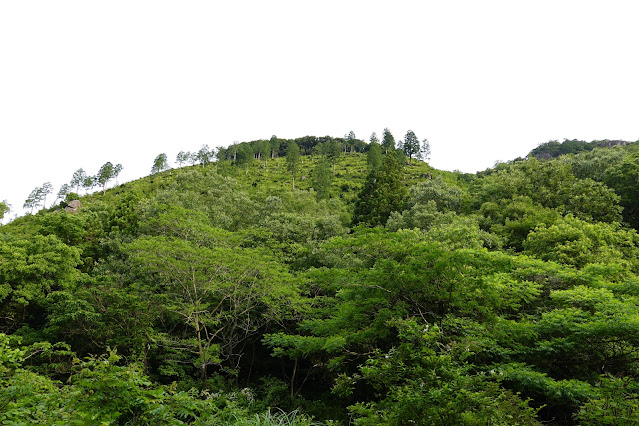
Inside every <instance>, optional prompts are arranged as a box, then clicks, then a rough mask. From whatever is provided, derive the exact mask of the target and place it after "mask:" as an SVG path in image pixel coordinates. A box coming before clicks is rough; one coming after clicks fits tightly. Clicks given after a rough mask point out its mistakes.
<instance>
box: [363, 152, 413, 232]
mask: <svg viewBox="0 0 639 426" xmlns="http://www.w3.org/2000/svg"><path fill="white" fill-rule="evenodd" d="M407 193H408V190H407V188H406V185H405V184H404V182H403V174H402V166H401V165H400V163H399V161H397V158H396V157H395V155H394V153H393V152H389V153H388V154H386V155H385V156H384V161H383V163H382V167H381V169H380V170H379V171H378V172H377V171H371V172H370V173H369V174H368V177H367V178H366V183H365V184H364V187H363V188H362V190H361V192H360V193H359V195H358V196H357V200H356V201H355V210H354V212H353V224H358V223H366V224H368V225H370V226H379V225H384V224H386V221H387V220H388V218H389V217H390V215H391V213H392V212H394V211H402V210H403V207H404V201H405V199H406V195H407Z"/></svg>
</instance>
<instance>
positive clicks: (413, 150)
mask: <svg viewBox="0 0 639 426" xmlns="http://www.w3.org/2000/svg"><path fill="white" fill-rule="evenodd" d="M403 150H404V154H406V155H407V156H408V164H411V163H412V162H413V157H419V155H420V152H421V147H420V145H419V139H417V136H415V133H414V132H413V131H412V130H409V131H408V132H406V136H405V137H404V144H403Z"/></svg>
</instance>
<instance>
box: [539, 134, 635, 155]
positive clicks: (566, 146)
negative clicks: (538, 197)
mask: <svg viewBox="0 0 639 426" xmlns="http://www.w3.org/2000/svg"><path fill="white" fill-rule="evenodd" d="M630 143H632V142H628V141H623V140H610V139H605V140H598V141H592V142H585V141H580V140H577V139H571V140H569V139H565V140H564V141H563V142H561V143H560V142H557V141H549V142H545V143H542V144H540V145H539V146H538V147H537V148H535V149H533V150H532V151H530V154H529V156H533V157H535V158H538V159H541V160H548V159H550V158H556V157H559V156H561V155H566V154H577V153H579V152H582V151H592V150H593V149H595V148H611V147H614V146H627V145H629V144H630Z"/></svg>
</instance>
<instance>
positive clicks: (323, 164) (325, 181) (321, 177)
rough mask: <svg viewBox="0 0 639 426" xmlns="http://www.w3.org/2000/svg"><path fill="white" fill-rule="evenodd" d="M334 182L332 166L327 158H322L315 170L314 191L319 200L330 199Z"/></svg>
mask: <svg viewBox="0 0 639 426" xmlns="http://www.w3.org/2000/svg"><path fill="white" fill-rule="evenodd" d="M332 180H333V174H332V173H331V166H330V164H329V162H328V160H327V159H326V158H322V159H321V160H319V161H318V162H317V166H315V170H313V189H314V190H315V194H316V195H315V197H316V198H317V200H323V199H325V198H328V196H329V194H330V187H331V181H332Z"/></svg>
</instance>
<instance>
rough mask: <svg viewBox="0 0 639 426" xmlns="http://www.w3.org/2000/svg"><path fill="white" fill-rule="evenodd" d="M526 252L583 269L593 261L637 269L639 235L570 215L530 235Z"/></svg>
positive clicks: (527, 239) (524, 244)
mask: <svg viewBox="0 0 639 426" xmlns="http://www.w3.org/2000/svg"><path fill="white" fill-rule="evenodd" d="M523 247H524V252H525V253H528V254H531V255H534V256H537V257H539V258H541V259H543V260H550V261H555V262H559V263H563V264H567V265H573V266H576V267H578V268H582V267H584V266H585V265H587V264H589V263H602V264H615V263H620V264H622V265H626V266H627V267H629V268H631V269H632V270H633V271H637V270H638V269H637V268H639V237H638V236H637V233H636V232H635V231H634V230H632V231H629V230H624V229H622V228H621V227H620V226H619V225H618V224H607V223H594V224H593V223H588V222H585V221H583V220H580V219H577V218H574V217H572V216H566V217H565V218H563V219H560V220H558V221H557V222H556V223H555V224H553V225H550V226H543V225H540V226H539V227H538V228H536V229H535V230H533V231H531V232H530V234H528V237H527V238H526V240H525V241H524V243H523Z"/></svg>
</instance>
